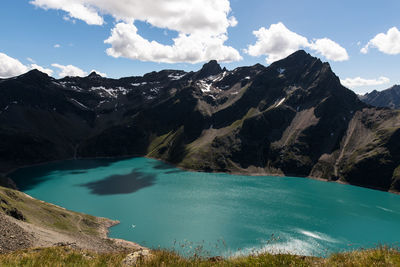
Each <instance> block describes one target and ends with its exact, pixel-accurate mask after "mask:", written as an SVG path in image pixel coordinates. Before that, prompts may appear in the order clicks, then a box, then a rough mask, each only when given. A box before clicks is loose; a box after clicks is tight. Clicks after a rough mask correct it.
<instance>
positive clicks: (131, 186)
mask: <svg viewBox="0 0 400 267" xmlns="http://www.w3.org/2000/svg"><path fill="white" fill-rule="evenodd" d="M155 180H156V175H155V174H149V173H143V172H140V171H138V170H137V169H134V170H133V171H132V172H131V173H129V174H125V175H112V176H109V177H107V178H104V179H103V180H100V181H96V182H91V183H87V184H81V185H79V186H83V187H87V188H88V189H90V193H92V194H94V195H100V196H104V195H120V194H131V193H135V192H137V191H139V190H140V189H143V188H145V187H149V186H152V185H154V184H155Z"/></svg>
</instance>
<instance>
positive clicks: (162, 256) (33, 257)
mask: <svg viewBox="0 0 400 267" xmlns="http://www.w3.org/2000/svg"><path fill="white" fill-rule="evenodd" d="M152 253H153V254H154V256H153V257H152V258H151V259H150V260H148V261H147V262H140V263H138V264H137V265H136V266H144V267H147V266H177V267H180V266H204V267H206V266H216V267H217V266H221V267H222V266H296V267H299V266H355V267H356V266H360V267H364V266H400V252H399V251H398V250H397V249H392V248H386V247H380V248H376V249H373V250H362V251H354V252H349V253H340V254H334V255H332V256H330V257H329V258H326V259H323V258H316V257H304V256H294V255H271V254H260V255H257V256H248V257H239V258H232V259H219V258H214V259H202V258H191V259H185V258H181V257H179V256H177V255H176V254H174V253H171V252H167V251H153V252H152ZM126 255H127V254H126V253H112V254H111V253H108V254H97V253H92V252H88V251H83V250H76V249H72V248H68V247H54V248H45V249H31V250H23V251H18V252H14V253H11V254H4V255H0V265H1V266H38V267H39V266H40V267H45V266H125V265H124V264H123V262H124V259H125V257H126Z"/></svg>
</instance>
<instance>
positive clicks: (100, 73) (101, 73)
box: [90, 70, 107, 77]
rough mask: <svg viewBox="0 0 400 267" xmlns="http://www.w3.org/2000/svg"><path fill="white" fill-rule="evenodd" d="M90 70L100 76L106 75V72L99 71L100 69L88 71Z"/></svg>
mask: <svg viewBox="0 0 400 267" xmlns="http://www.w3.org/2000/svg"><path fill="white" fill-rule="evenodd" d="M92 72H96V73H97V74H98V75H100V76H101V77H107V74H106V73H104V72H100V71H97V70H91V71H90V73H92Z"/></svg>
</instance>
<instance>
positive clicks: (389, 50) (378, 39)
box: [361, 27, 400, 55]
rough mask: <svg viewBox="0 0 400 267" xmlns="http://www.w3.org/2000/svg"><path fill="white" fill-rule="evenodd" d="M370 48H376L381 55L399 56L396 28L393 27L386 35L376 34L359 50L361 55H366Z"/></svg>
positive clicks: (399, 47) (399, 38)
mask: <svg viewBox="0 0 400 267" xmlns="http://www.w3.org/2000/svg"><path fill="white" fill-rule="evenodd" d="M371 47H372V48H377V49H378V50H379V51H381V52H382V53H385V54H388V55H398V54H400V31H399V30H398V29H397V28H396V27H393V28H390V29H389V30H388V31H387V33H386V34H385V33H379V34H377V35H376V36H375V37H374V38H372V39H371V40H370V41H369V42H368V44H367V45H366V46H364V47H363V48H362V49H361V53H363V54H367V53H368V51H369V49H370V48H371Z"/></svg>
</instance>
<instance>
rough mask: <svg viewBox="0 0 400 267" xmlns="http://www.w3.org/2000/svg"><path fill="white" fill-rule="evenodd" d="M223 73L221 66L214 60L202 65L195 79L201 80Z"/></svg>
mask: <svg viewBox="0 0 400 267" xmlns="http://www.w3.org/2000/svg"><path fill="white" fill-rule="evenodd" d="M221 72H223V70H222V68H221V66H220V65H219V64H218V62H217V61H216V60H211V61H210V62H208V63H206V64H204V65H203V67H202V68H201V70H200V71H198V72H197V75H196V78H197V79H203V78H206V77H209V76H212V75H217V74H220V73H221Z"/></svg>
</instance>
